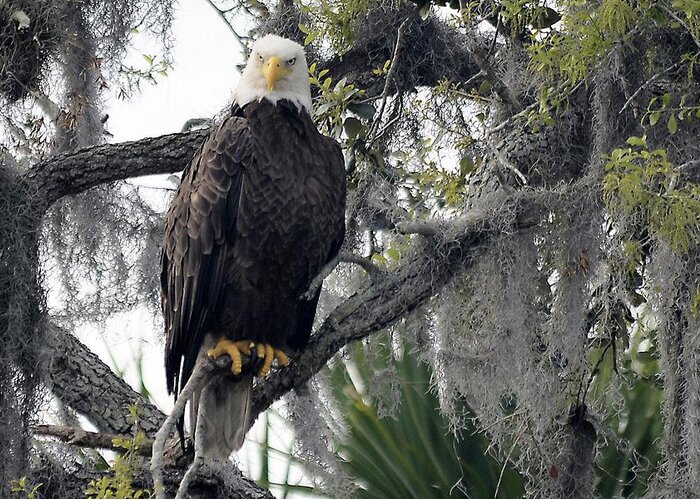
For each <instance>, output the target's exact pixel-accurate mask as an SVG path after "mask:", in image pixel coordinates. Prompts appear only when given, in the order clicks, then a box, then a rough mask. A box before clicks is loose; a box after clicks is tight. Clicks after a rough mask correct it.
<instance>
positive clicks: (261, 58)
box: [258, 54, 264, 62]
mask: <svg viewBox="0 0 700 500" xmlns="http://www.w3.org/2000/svg"><path fill="white" fill-rule="evenodd" d="M258 61H260V62H263V61H264V59H263V56H261V55H260V54H258Z"/></svg>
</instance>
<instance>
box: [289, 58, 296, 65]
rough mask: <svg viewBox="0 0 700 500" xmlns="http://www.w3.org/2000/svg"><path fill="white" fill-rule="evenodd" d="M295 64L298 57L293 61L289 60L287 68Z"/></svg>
mask: <svg viewBox="0 0 700 500" xmlns="http://www.w3.org/2000/svg"><path fill="white" fill-rule="evenodd" d="M295 62H297V58H296V57H292V58H291V59H289V60H288V61H287V66H293V65H294V63H295Z"/></svg>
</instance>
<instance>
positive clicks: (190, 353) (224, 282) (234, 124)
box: [161, 35, 345, 459]
mask: <svg viewBox="0 0 700 500" xmlns="http://www.w3.org/2000/svg"><path fill="white" fill-rule="evenodd" d="M233 95H234V103H233V106H232V108H231V112H230V115H229V116H228V117H227V118H226V119H225V120H224V121H223V122H222V123H221V124H220V125H219V126H217V127H216V128H215V129H214V130H213V131H212V132H211V134H210V135H209V137H208V138H207V139H206V141H205V142H204V144H203V145H202V147H201V148H200V150H199V151H198V152H197V154H195V156H194V158H193V159H192V162H191V163H190V164H189V166H188V167H187V168H186V169H185V171H184V173H183V177H182V183H181V184H180V187H179V188H178V190H177V193H176V195H175V198H174V199H173V201H172V204H171V206H170V209H169V210H168V214H167V219H166V224H165V236H164V240H163V252H162V272H161V287H162V307H163V316H164V320H165V330H166V336H167V340H166V347H165V371H166V377H167V385H168V391H169V392H170V393H174V394H176V395H177V394H178V392H179V391H180V390H181V388H182V387H184V385H185V383H186V382H187V380H188V379H189V377H190V375H191V374H192V370H193V367H194V365H195V362H196V361H197V359H198V357H200V356H210V357H212V358H216V357H219V356H222V355H224V354H228V355H229V356H230V357H231V360H232V364H231V371H230V373H228V374H226V375H225V376H222V377H219V378H218V379H217V380H216V381H215V386H214V387H213V388H212V390H210V391H208V392H205V393H204V394H205V395H207V394H208V395H209V396H208V397H206V396H202V393H198V394H196V395H195V396H194V397H193V399H192V401H190V408H191V425H192V427H194V425H195V424H194V422H196V414H197V411H198V409H199V408H202V407H203V405H206V406H207V411H206V412H205V413H206V414H207V415H208V420H207V423H206V426H205V427H204V428H205V429H206V431H204V432H203V436H200V437H202V443H203V448H204V449H203V450H201V452H202V453H203V455H204V456H205V457H210V458H218V459H226V458H227V457H228V456H229V455H230V454H231V452H232V451H234V450H237V449H238V448H240V447H241V446H242V444H243V440H244V437H245V433H246V432H247V428H248V424H249V419H250V406H251V391H252V385H253V379H254V377H255V376H258V377H264V376H266V375H267V373H268V372H269V371H270V368H271V365H272V364H273V362H274V361H277V363H279V364H283V365H284V364H287V363H288V361H289V356H290V355H293V354H294V353H296V352H298V351H299V350H301V349H303V348H304V347H305V346H306V344H307V342H308V340H309V335H310V333H311V328H312V324H313V321H314V315H315V313H316V305H317V303H318V298H319V292H320V289H319V290H317V291H316V292H315V293H314V294H313V296H312V297H311V298H308V299H307V298H304V297H305V292H306V291H307V289H308V288H309V286H310V284H311V282H312V280H313V279H314V277H315V276H316V275H317V274H318V273H319V271H320V270H321V269H322V268H323V266H324V265H325V264H326V263H328V262H329V261H330V260H331V259H333V258H334V257H335V255H336V254H337V253H338V251H339V249H340V246H341V244H342V241H343V237H344V231H345V225H344V213H345V169H344V162H343V155H342V152H341V149H340V146H339V145H338V143H337V142H336V141H334V140H332V139H330V138H328V137H325V136H323V135H322V134H320V133H319V131H318V130H317V128H316V126H315V125H314V123H313V121H312V119H311V115H310V113H311V92H310V87H309V79H308V67H307V63H306V58H305V55H304V50H303V48H302V47H301V46H300V45H299V44H297V43H295V42H292V41H290V40H287V39H284V38H281V37H278V36H274V35H268V36H265V37H263V38H261V39H259V40H257V41H256V42H255V44H254V45H253V47H252V52H251V54H250V57H249V59H248V62H247V65H246V67H245V69H244V71H243V73H242V75H241V80H240V83H239V85H238V87H237V88H236V90H235V91H234V94H233ZM203 414H204V413H203Z"/></svg>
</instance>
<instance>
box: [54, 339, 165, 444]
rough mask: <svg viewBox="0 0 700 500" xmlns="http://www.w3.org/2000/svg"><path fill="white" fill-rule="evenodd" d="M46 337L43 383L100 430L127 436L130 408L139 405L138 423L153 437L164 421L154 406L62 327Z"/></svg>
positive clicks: (130, 428)
mask: <svg viewBox="0 0 700 500" xmlns="http://www.w3.org/2000/svg"><path fill="white" fill-rule="evenodd" d="M48 338H49V342H50V346H51V350H52V356H53V357H52V362H51V364H50V365H49V368H48V370H47V375H48V377H49V380H46V381H45V382H46V384H47V385H48V386H49V388H50V389H51V390H52V391H53V392H54V393H55V394H56V395H57V396H58V398H59V399H61V401H63V402H64V403H66V404H67V405H69V406H70V407H71V408H73V409H74V410H76V411H77V412H79V413H81V414H82V415H85V416H86V417H87V418H88V419H90V421H91V422H92V423H93V424H95V426H96V427H97V428H98V429H99V430H100V431H101V432H107V433H113V434H121V435H129V434H131V433H132V431H133V422H132V420H131V415H130V413H129V407H130V406H132V405H134V404H136V405H138V408H139V426H140V428H141V429H143V431H144V432H145V433H146V436H148V437H149V438H153V437H154V436H155V433H156V432H157V431H158V429H159V428H160V426H161V425H162V424H163V422H164V421H165V415H163V413H162V412H161V411H160V410H159V409H158V408H156V406H155V405H153V404H152V403H150V402H149V401H147V400H146V399H144V398H143V396H141V395H140V394H139V393H138V392H136V391H135V390H133V389H132V388H131V387H130V386H129V384H127V383H126V382H124V380H122V379H121V378H119V377H117V376H116V375H115V374H114V373H113V372H112V370H111V369H110V368H109V366H107V365H106V364H105V363H103V362H102V360H100V358H99V357H98V356H97V355H96V354H94V353H93V352H92V351H90V350H89V349H88V348H87V347H85V346H84V345H83V344H82V343H81V342H80V341H79V340H78V339H76V338H75V337H74V336H73V335H71V334H70V333H69V332H67V331H65V330H64V329H62V328H60V327H57V326H53V327H51V328H50V331H49V333H48Z"/></svg>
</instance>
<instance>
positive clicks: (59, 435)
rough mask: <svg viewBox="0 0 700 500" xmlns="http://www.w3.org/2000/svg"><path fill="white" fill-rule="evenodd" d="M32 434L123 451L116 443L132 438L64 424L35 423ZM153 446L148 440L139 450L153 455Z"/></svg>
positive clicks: (75, 444) (67, 442) (68, 442)
mask: <svg viewBox="0 0 700 500" xmlns="http://www.w3.org/2000/svg"><path fill="white" fill-rule="evenodd" d="M30 430H31V432H32V434H35V435H37V436H50V437H54V438H56V439H58V440H59V441H61V442H63V443H66V444H70V445H73V446H81V447H86V448H103V449H106V450H115V451H123V448H122V447H120V446H117V445H115V444H114V441H115V440H117V439H126V440H129V439H132V437H131V436H128V435H119V434H106V433H102V432H90V431H85V430H83V429H80V428H76V427H66V426H63V425H47V424H42V425H35V426H33V427H32V428H31V429H30ZM151 446H153V440H150V439H149V440H148V441H147V442H146V443H144V444H143V445H142V446H139V447H138V449H137V451H138V453H139V454H140V455H143V456H145V457H150V456H151Z"/></svg>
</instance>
